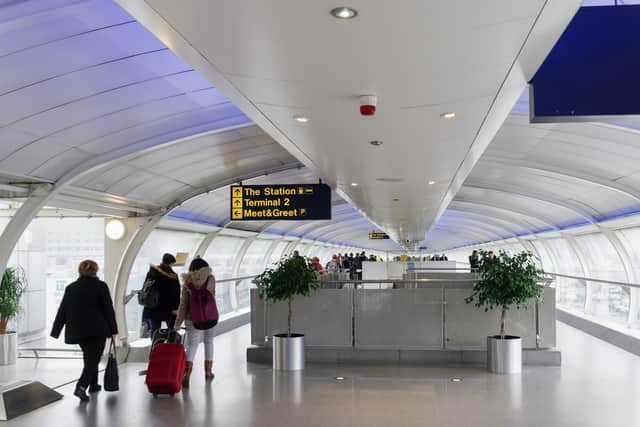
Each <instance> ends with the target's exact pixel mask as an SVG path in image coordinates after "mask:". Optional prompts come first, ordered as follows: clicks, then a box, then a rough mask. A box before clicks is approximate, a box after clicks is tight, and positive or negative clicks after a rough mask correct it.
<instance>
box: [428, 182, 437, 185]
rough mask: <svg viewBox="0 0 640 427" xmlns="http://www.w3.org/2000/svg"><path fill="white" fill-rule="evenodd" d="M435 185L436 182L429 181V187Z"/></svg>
mask: <svg viewBox="0 0 640 427" xmlns="http://www.w3.org/2000/svg"><path fill="white" fill-rule="evenodd" d="M435 183H436V182H435V181H429V182H428V183H427V184H429V185H433V184H435Z"/></svg>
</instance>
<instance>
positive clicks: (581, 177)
mask: <svg viewBox="0 0 640 427" xmlns="http://www.w3.org/2000/svg"><path fill="white" fill-rule="evenodd" d="M481 164H482V165H484V164H488V165H492V166H504V167H508V168H517V169H519V170H522V169H524V170H528V171H531V172H542V173H544V174H547V175H550V176H552V177H560V178H568V179H571V180H574V181H578V182H584V183H588V184H591V185H596V186H598V187H601V188H604V189H607V190H611V191H614V192H616V193H619V194H622V195H624V196H627V197H630V198H632V199H633V200H634V201H635V202H638V203H640V191H637V190H636V189H635V188H632V187H630V186H628V185H624V184H620V183H619V182H616V181H611V180H607V179H603V178H599V177H597V176H593V175H589V174H585V173H582V172H578V171H573V170H572V171H569V170H567V169H566V168H559V167H556V166H552V165H548V164H542V163H538V162H533V161H530V160H516V159H505V158H500V157H495V156H486V155H485V156H483V157H482V159H481V160H480V163H479V165H481Z"/></svg>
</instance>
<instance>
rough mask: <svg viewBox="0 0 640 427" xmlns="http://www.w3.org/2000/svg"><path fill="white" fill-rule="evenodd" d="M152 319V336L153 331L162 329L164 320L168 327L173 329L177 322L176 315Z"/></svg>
mask: <svg viewBox="0 0 640 427" xmlns="http://www.w3.org/2000/svg"><path fill="white" fill-rule="evenodd" d="M150 320H151V336H152V337H153V333H154V332H155V331H157V330H158V329H160V327H161V326H162V322H166V324H167V328H169V329H173V324H174V323H175V322H176V316H169V318H168V319H150Z"/></svg>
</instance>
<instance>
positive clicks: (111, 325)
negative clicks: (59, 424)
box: [51, 254, 217, 402]
mask: <svg viewBox="0 0 640 427" xmlns="http://www.w3.org/2000/svg"><path fill="white" fill-rule="evenodd" d="M175 263H176V259H175V257H174V256H173V255H171V254H164V255H163V257H162V262H161V263H160V264H159V265H151V267H150V268H149V272H148V273H147V276H146V279H145V285H147V284H150V286H153V287H154V292H155V296H154V300H155V302H154V304H153V306H152V307H146V306H145V308H144V311H143V321H144V322H145V323H147V324H148V325H149V328H150V329H151V336H154V335H155V333H156V331H158V330H159V329H160V328H161V327H162V325H163V323H164V324H166V327H167V329H169V330H171V329H173V330H174V331H176V332H178V331H180V330H181V328H182V324H183V323H184V324H185V326H186V342H185V344H186V353H187V362H186V367H185V372H184V378H183V382H182V386H183V387H189V380H190V376H191V371H192V369H193V360H194V359H195V356H196V353H197V351H198V348H199V346H200V344H203V345H204V349H205V362H204V374H205V379H206V380H208V381H209V380H212V379H213V378H214V374H213V338H214V330H213V329H214V326H215V324H216V323H217V317H216V318H215V319H214V321H212V322H210V323H208V324H207V325H211V327H209V328H202V327H200V325H199V324H198V325H196V326H198V327H195V326H194V323H193V322H192V304H193V303H192V294H194V295H195V294H198V299H199V301H200V300H203V298H202V293H203V292H204V293H206V295H207V298H206V300H207V302H206V303H207V304H210V303H212V304H214V305H215V295H216V280H215V277H214V276H213V274H212V272H211V268H210V267H209V264H208V263H207V262H206V261H205V260H204V259H202V258H200V257H197V258H195V259H193V261H191V264H190V265H189V272H188V273H186V274H184V275H183V277H182V281H183V284H182V286H181V285H180V280H179V278H178V275H177V274H176V272H175V271H174V270H173V267H174V265H175ZM98 270H99V267H98V264H97V263H96V262H95V261H92V260H85V261H82V262H81V263H80V265H79V267H78V273H79V278H78V280H76V281H75V282H73V283H71V284H70V285H68V286H67V287H66V289H65V293H64V296H63V298H62V301H61V303H60V306H59V308H58V312H57V315H56V318H55V321H54V323H53V328H52V330H51V336H52V337H54V338H58V337H59V336H60V333H61V332H62V328H63V327H64V328H65V343H67V344H77V345H79V346H80V348H81V349H82V355H83V361H84V366H83V369H82V373H81V375H80V378H79V380H78V382H77V384H76V388H75V391H74V395H75V396H76V397H78V398H79V399H80V400H81V401H85V402H86V401H89V400H90V397H89V395H88V394H87V392H89V393H95V392H98V391H100V390H101V389H102V387H101V386H100V385H99V384H98V365H99V363H100V360H101V358H102V355H103V353H104V349H105V345H106V340H107V339H108V338H111V339H113V341H114V343H115V341H116V340H117V338H118V327H117V323H116V316H115V311H114V307H113V301H112V299H111V294H110V291H109V287H108V286H107V284H106V283H105V282H103V281H102V280H100V279H99V278H98ZM215 313H216V316H217V308H216V310H215Z"/></svg>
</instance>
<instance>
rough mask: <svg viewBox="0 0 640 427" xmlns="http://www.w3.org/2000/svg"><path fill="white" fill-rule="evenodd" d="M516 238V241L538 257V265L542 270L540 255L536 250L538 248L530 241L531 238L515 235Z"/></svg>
mask: <svg viewBox="0 0 640 427" xmlns="http://www.w3.org/2000/svg"><path fill="white" fill-rule="evenodd" d="M516 240H517V241H518V243H520V244H521V245H522V247H523V248H525V250H527V251H529V252H531V253H532V254H533V255H534V256H535V257H536V258H538V260H539V261H540V266H541V267H542V269H543V270H544V265H543V263H542V257H541V256H540V252H538V249H537V248H536V247H535V245H534V244H533V243H532V242H531V240H526V239H521V238H519V237H517V238H516Z"/></svg>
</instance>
